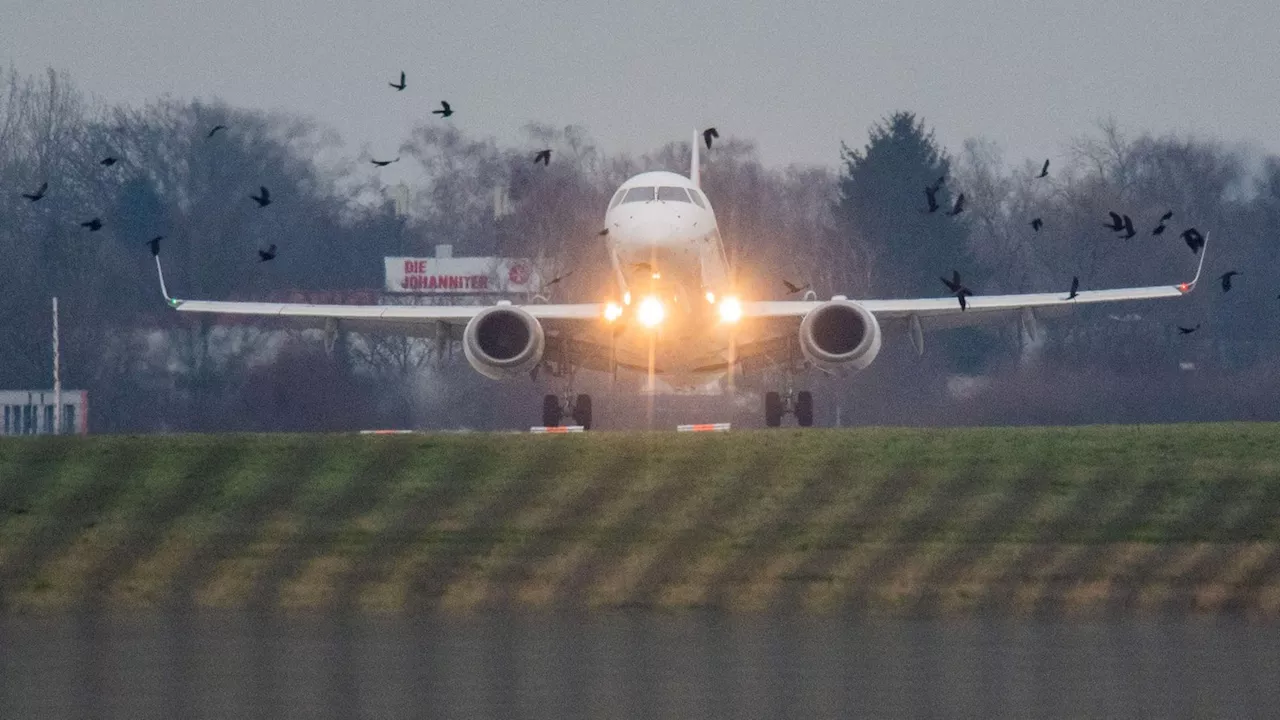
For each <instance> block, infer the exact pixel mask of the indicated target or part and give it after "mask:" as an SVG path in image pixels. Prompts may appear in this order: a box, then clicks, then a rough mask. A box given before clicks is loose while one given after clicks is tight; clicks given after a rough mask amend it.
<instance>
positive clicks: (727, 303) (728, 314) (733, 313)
mask: <svg viewBox="0 0 1280 720" xmlns="http://www.w3.org/2000/svg"><path fill="white" fill-rule="evenodd" d="M741 319H742V303H741V302H740V301H739V300H738V298H736V297H733V296H732V295H730V296H728V297H723V298H720V322H724V323H736V322H738V321H739V320H741Z"/></svg>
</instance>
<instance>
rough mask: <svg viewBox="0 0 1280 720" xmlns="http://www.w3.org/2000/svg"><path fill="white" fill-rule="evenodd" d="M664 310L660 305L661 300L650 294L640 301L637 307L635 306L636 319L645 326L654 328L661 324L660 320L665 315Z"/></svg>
mask: <svg viewBox="0 0 1280 720" xmlns="http://www.w3.org/2000/svg"><path fill="white" fill-rule="evenodd" d="M666 314H667V313H666V310H664V309H663V307H662V301H661V300H659V299H658V298H656V297H653V296H652V295H650V296H649V297H646V298H645V299H643V300H641V301H640V305H639V307H637V308H636V320H639V321H640V324H641V325H643V326H645V327H647V328H655V327H657V326H659V325H661V324H662V320H663V318H664V317H666Z"/></svg>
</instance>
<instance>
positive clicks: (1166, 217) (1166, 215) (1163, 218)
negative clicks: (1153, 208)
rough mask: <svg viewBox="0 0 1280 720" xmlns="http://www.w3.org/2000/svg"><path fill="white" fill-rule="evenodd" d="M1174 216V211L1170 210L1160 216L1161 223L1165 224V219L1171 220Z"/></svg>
mask: <svg viewBox="0 0 1280 720" xmlns="http://www.w3.org/2000/svg"><path fill="white" fill-rule="evenodd" d="M1172 217H1173V211H1172V210H1170V211H1169V212H1167V213H1165V214H1163V215H1161V216H1160V223H1161V224H1164V222H1165V221H1167V220H1169V219H1170V218H1172Z"/></svg>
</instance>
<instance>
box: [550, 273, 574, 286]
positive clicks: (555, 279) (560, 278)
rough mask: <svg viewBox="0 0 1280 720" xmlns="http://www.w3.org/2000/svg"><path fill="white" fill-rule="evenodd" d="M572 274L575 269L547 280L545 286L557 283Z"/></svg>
mask: <svg viewBox="0 0 1280 720" xmlns="http://www.w3.org/2000/svg"><path fill="white" fill-rule="evenodd" d="M572 274H573V271H572V270H570V271H569V272H567V273H565V274H563V275H557V276H555V277H553V278H551V279H550V280H548V281H547V284H546V285H544V286H543V287H551V286H552V285H555V284H556V283H558V282H560V281H561V280H564V279H565V278H567V277H569V276H570V275H572Z"/></svg>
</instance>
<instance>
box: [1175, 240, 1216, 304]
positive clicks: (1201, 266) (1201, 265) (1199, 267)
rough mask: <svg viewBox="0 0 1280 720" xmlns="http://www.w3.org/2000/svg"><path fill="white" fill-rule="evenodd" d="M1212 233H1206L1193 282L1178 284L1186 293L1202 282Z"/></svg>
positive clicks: (1179, 288) (1181, 290)
mask: <svg viewBox="0 0 1280 720" xmlns="http://www.w3.org/2000/svg"><path fill="white" fill-rule="evenodd" d="M1212 234H1213V233H1212V232H1207V233H1205V234H1204V245H1202V246H1201V247H1200V262H1199V264H1197V265H1196V276H1195V277H1194V278H1192V279H1191V282H1189V283H1182V284H1181V285H1178V290H1179V291H1180V292H1182V293H1184V294H1185V293H1189V292H1191V291H1192V290H1195V289H1196V283H1198V282H1200V272H1201V271H1202V270H1204V258H1205V256H1206V255H1208V254H1209V236H1210V235H1212Z"/></svg>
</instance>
